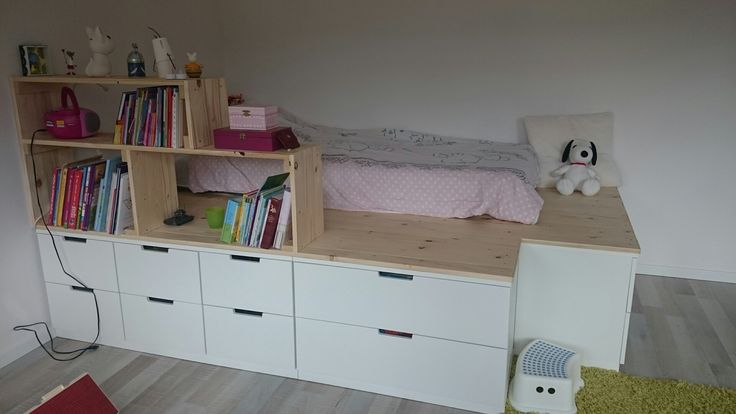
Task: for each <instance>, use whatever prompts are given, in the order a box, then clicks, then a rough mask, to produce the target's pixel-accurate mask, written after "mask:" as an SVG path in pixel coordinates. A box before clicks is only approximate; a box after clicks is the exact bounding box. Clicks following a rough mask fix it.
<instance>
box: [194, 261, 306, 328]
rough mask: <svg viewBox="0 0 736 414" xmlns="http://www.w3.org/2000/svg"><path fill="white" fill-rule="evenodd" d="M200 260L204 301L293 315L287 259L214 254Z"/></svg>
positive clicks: (210, 303) (224, 305) (288, 262)
mask: <svg viewBox="0 0 736 414" xmlns="http://www.w3.org/2000/svg"><path fill="white" fill-rule="evenodd" d="M199 260H200V268H201V271H202V300H203V302H204V303H205V304H207V305H215V306H223V307H228V308H244V309H253V310H257V311H261V312H268V313H276V314H280V315H293V314H294V308H293V304H292V303H293V301H292V298H293V296H292V295H293V293H292V286H291V262H290V261H282V260H273V259H262V258H258V257H253V256H243V255H227V254H214V253H200V254H199Z"/></svg>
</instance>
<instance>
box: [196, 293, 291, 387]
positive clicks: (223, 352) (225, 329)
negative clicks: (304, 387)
mask: <svg viewBox="0 0 736 414" xmlns="http://www.w3.org/2000/svg"><path fill="white" fill-rule="evenodd" d="M204 324H205V326H206V341H207V342H206V343H207V356H208V358H211V361H213V362H214V361H217V362H218V363H220V364H222V365H227V366H230V367H233V368H239V369H246V370H251V371H258V372H266V373H269V374H275V375H282V376H287V377H295V376H296V367H295V361H294V318H292V317H290V316H281V315H272V314H269V313H263V312H259V311H253V310H248V309H238V308H220V307H215V306H207V305H205V306H204Z"/></svg>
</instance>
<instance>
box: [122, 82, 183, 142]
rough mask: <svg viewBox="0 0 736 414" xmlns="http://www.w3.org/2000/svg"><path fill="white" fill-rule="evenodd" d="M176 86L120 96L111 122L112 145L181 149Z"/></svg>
mask: <svg viewBox="0 0 736 414" xmlns="http://www.w3.org/2000/svg"><path fill="white" fill-rule="evenodd" d="M180 107H181V103H180V99H179V87H178V86H154V87H150V88H139V89H137V90H135V91H130V92H123V94H122V96H121V98H120V106H119V107H118V117H117V119H116V121H115V134H114V136H113V143H114V144H125V145H143V146H147V147H168V148H181V147H182V146H183V145H184V143H183V140H182V139H181V134H182V128H183V125H182V122H183V117H182V116H181V113H180Z"/></svg>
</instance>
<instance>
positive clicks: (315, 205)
mask: <svg viewBox="0 0 736 414" xmlns="http://www.w3.org/2000/svg"><path fill="white" fill-rule="evenodd" d="M11 84H12V94H13V104H14V107H15V115H16V127H17V131H18V139H19V147H20V151H21V160H22V163H23V169H24V171H25V174H24V175H25V178H26V189H27V191H26V197H27V201H28V206H29V218H30V220H31V222H32V223H34V224H35V225H42V223H41V214H42V213H43V214H46V211H43V212H42V211H39V209H38V206H37V205H36V195H35V188H37V189H38V193H39V199H40V202H41V206H42V208H43V209H44V210H45V209H47V208H48V205H49V197H50V186H51V181H52V180H51V178H52V175H53V171H54V169H55V168H56V167H59V166H62V165H64V164H66V163H69V162H72V161H75V160H78V159H82V158H85V157H89V156H90V155H97V154H102V155H105V156H114V155H119V156H121V157H122V159H123V161H125V162H127V163H128V169H129V173H130V191H131V199H132V202H133V222H134V226H133V228H131V229H128V230H126V231H125V232H124V234H123V235H121V236H122V237H125V238H140V239H145V240H161V241H169V242H179V243H187V244H197V245H204V246H210V247H226V246H229V247H231V248H235V249H238V250H250V251H252V250H260V249H253V248H246V247H243V246H231V245H227V244H224V243H221V242H219V241H218V239H219V230H212V229H209V228H208V227H207V224H206V220H204V213H203V212H204V209H205V208H206V207H210V206H217V205H222V206H224V204H225V199H226V198H227V195H216V194H215V195H213V194H193V193H191V192H188V191H182V190H181V189H180V188H179V187H178V185H177V178H176V172H175V161H176V158H177V157H178V156H216V157H239V158H260V159H271V160H276V161H281V162H282V164H283V171H285V172H289V173H290V175H289V186H290V187H291V190H292V206H291V226H292V228H291V230H292V231H291V236H292V238H291V242H290V243H287V244H286V245H285V246H284V248H283V249H282V250H284V251H285V252H298V251H300V250H301V249H303V248H304V247H306V246H307V245H308V244H309V243H310V242H311V241H313V240H314V239H315V238H317V237H318V236H319V235H321V234H322V233H323V231H324V213H323V207H322V161H321V152H320V150H319V147H317V146H314V145H304V146H302V147H300V148H297V149H295V150H280V151H274V152H257V151H234V150H223V149H217V148H214V146H213V143H212V130H213V129H215V128H220V127H224V126H227V124H228V119H227V93H226V89H225V82H224V80H223V79H221V78H213V79H185V80H167V79H159V78H128V77H116V76H112V77H106V78H89V77H83V76H43V77H13V78H11ZM96 85H101V86H105V85H118V86H123V87H127V88H131V89H132V88H141V87H152V86H178V87H179V90H180V99H181V104H182V105H181V106H180V107H181V116H183V118H184V121H183V128H182V129H183V131H182V136H181V137H182V140H183V144H184V145H183V147H182V148H165V147H147V146H135V145H122V144H114V143H113V133H112V127H113V125H104V124H103V126H102V131H101V132H99V133H98V134H96V135H95V136H92V137H89V138H84V139H58V138H54V137H53V136H52V135H51V134H49V133H47V132H39V133H37V134H36V137H35V139H34V140H33V154H34V158H35V162H36V173H37V180H36V181H35V182H34V180H33V170H32V164H31V152H30V150H31V138H32V135H33V132H34V131H36V130H37V129H39V128H42V127H43V116H44V114H45V113H46V112H48V111H50V110H53V109H55V108H57V107H59V97H60V94H61V88H62V87H64V86H77V87H78V88H94V87H96ZM109 93H115V92H109ZM85 106H87V107H92V108H94V107H95V106H94V104H93V103H90V102H85ZM101 115H102V114H101ZM106 127H107V128H106ZM34 187H35V188H34ZM178 208H184V209H185V210H187V212H188V213H189V214H192V215H194V217H195V220H194V221H193V222H191V223H188V224H186V225H183V226H180V227H171V226H166V225H164V224H163V220H164V219H165V218H167V217H170V216H171V215H172V214H173V212H174V211H175V210H176V209H178ZM64 230H65V231H69V230H67V229H64ZM81 233H89V234H95V232H92V231H90V232H81Z"/></svg>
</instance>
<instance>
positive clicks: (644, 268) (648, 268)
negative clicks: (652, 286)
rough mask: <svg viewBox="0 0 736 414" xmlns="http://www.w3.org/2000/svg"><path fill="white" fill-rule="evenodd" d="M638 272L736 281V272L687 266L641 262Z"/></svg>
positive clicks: (685, 277)
mask: <svg viewBox="0 0 736 414" xmlns="http://www.w3.org/2000/svg"><path fill="white" fill-rule="evenodd" d="M636 273H637V274H642V275H652V276H666V277H677V278H681V279H695V280H706V281H709V282H726V283H736V272H721V271H715V270H705V269H690V268H687V267H675V266H658V265H648V264H643V263H641V262H639V263H638V264H637V266H636Z"/></svg>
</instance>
